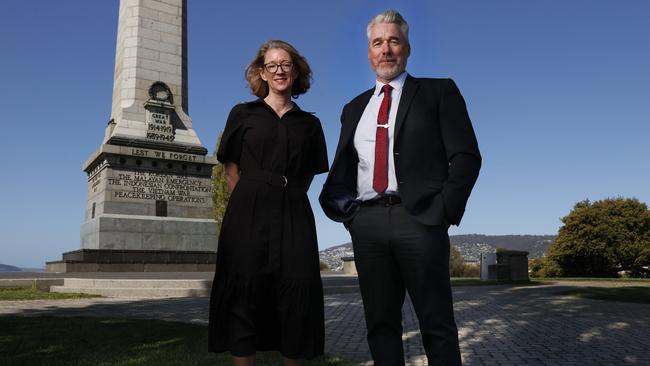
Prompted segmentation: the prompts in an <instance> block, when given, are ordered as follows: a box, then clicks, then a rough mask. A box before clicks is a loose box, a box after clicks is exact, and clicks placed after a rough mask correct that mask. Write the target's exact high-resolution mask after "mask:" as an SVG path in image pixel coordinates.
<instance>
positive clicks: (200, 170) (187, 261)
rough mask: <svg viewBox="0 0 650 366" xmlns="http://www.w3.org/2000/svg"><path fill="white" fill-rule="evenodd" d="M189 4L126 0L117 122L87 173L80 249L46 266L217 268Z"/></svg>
mask: <svg viewBox="0 0 650 366" xmlns="http://www.w3.org/2000/svg"><path fill="white" fill-rule="evenodd" d="M186 9H187V0H160V1H158V0H121V1H120V10H119V21H118V32H117V47H116V55H115V79H114V84H113V104H112V115H111V119H110V121H109V123H108V126H107V127H106V132H105V135H104V140H103V142H102V144H101V146H100V148H99V149H98V150H97V151H96V152H95V153H94V154H92V156H91V157H90V158H89V159H88V160H87V161H86V163H85V164H84V166H83V170H84V171H85V172H86V173H87V174H88V194H87V207H86V213H85V222H84V223H83V224H82V226H81V249H80V250H75V251H72V252H67V253H64V254H63V260H62V261H56V262H48V263H47V264H46V270H47V271H48V272H87V271H93V272H94V271H102V272H103V271H107V272H123V271H129V272H139V271H210V270H214V261H215V256H216V255H215V253H216V250H217V226H216V223H215V221H214V220H213V219H212V187H211V179H210V176H211V171H212V166H214V165H215V164H216V159H215V158H214V157H213V156H208V155H207V149H206V148H205V147H203V145H202V144H201V141H199V138H198V136H197V135H196V132H195V131H194V129H193V128H192V119H191V118H190V117H189V115H188V108H187V12H186Z"/></svg>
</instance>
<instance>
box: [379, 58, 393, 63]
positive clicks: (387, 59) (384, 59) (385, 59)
mask: <svg viewBox="0 0 650 366" xmlns="http://www.w3.org/2000/svg"><path fill="white" fill-rule="evenodd" d="M396 61H397V59H396V58H393V57H387V58H383V59H381V60H379V62H380V63H382V62H396Z"/></svg>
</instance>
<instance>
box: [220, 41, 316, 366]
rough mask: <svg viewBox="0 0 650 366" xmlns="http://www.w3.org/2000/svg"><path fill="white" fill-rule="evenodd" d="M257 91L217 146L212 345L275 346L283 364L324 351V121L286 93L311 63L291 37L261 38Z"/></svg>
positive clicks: (252, 77)
mask: <svg viewBox="0 0 650 366" xmlns="http://www.w3.org/2000/svg"><path fill="white" fill-rule="evenodd" d="M246 79H247V80H248V83H249V86H250V89H251V91H252V93H253V94H255V95H256V96H257V97H259V98H260V99H257V100H255V101H252V102H249V103H243V104H238V105H236V106H235V107H234V108H233V109H232V111H231V112H230V115H229V116H228V121H227V122H226V128H225V130H224V133H223V136H222V138H221V144H220V146H219V149H218V152H217V158H218V159H219V161H221V162H222V163H224V164H225V172H226V181H227V182H228V187H229V189H230V190H231V192H232V193H231V196H230V201H229V203H228V207H227V209H226V213H225V216H224V219H223V224H222V227H221V233H220V237H219V250H218V253H217V270H216V273H215V279H214V282H213V287H212V294H211V299H210V338H209V342H210V344H209V348H210V351H213V352H224V351H229V352H230V353H231V355H232V357H233V361H234V363H235V365H236V366H239V365H253V364H254V362H255V352H256V351H267V350H277V351H279V352H280V353H281V354H282V356H283V362H284V365H285V366H290V365H300V364H301V360H302V359H310V358H313V357H316V356H318V355H321V354H322V353H323V342H324V316H323V288H322V284H321V280H320V273H319V260H318V245H317V242H316V228H315V223H314V216H313V213H312V210H311V207H310V205H309V200H308V198H307V190H308V188H309V185H310V184H311V181H312V179H313V177H314V175H315V174H320V173H324V172H326V171H327V170H328V163H327V150H326V148H325V139H324V137H323V131H322V128H321V125H320V121H319V120H318V118H316V117H315V116H314V115H313V114H311V113H309V112H304V111H302V110H301V109H300V108H299V107H298V105H296V104H295V103H294V102H292V100H291V98H292V96H295V97H297V96H298V95H300V94H304V93H305V92H306V91H307V90H308V89H309V86H310V79H311V69H310V68H309V65H308V64H307V61H306V60H305V58H304V57H302V56H301V55H300V54H299V53H298V51H296V49H295V48H293V46H291V45H290V44H288V43H287V42H283V41H269V42H267V43H265V44H263V45H262V46H261V47H260V49H259V51H258V52H257V55H256V56H255V59H254V60H253V62H251V64H250V65H249V66H248V68H247V69H246Z"/></svg>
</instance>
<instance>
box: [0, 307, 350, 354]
mask: <svg viewBox="0 0 650 366" xmlns="http://www.w3.org/2000/svg"><path fill="white" fill-rule="evenodd" d="M207 338H208V329H207V327H205V326H202V325H195V324H186V323H177V322H166V321H161V320H127V319H106V318H80V317H79V318H62V317H1V316H0V365H7V366H9V365H12V366H13V365H16V366H18V365H25V366H27V365H61V366H63V365H66V366H67V365H80V366H83V365H88V366H98V365H125V366H126V365H138V366H140V365H144V366H148V365H151V366H154V365H155V366H159V365H206V366H207V365H210V366H214V365H232V363H231V361H230V357H229V356H228V355H226V354H220V355H215V354H212V353H208V352H207ZM279 364H281V361H280V356H279V355H278V354H277V353H274V352H266V353H261V354H259V355H258V357H257V362H256V365H257V366H271V365H272V366H276V365H279ZM305 366H354V364H352V363H349V362H345V361H342V360H340V359H338V358H336V357H329V356H325V357H321V358H318V359H315V360H312V361H309V362H306V363H305Z"/></svg>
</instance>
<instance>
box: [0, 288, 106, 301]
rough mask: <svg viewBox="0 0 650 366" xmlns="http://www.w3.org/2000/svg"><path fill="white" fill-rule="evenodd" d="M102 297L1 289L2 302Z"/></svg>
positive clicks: (31, 289)
mask: <svg viewBox="0 0 650 366" xmlns="http://www.w3.org/2000/svg"><path fill="white" fill-rule="evenodd" d="M91 297H101V296H99V295H89V294H63V293H57V292H45V291H40V290H37V289H34V288H0V301H2V300H60V299H82V298H91Z"/></svg>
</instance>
